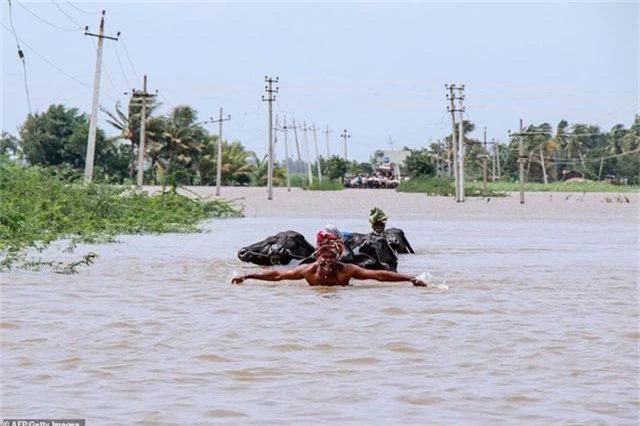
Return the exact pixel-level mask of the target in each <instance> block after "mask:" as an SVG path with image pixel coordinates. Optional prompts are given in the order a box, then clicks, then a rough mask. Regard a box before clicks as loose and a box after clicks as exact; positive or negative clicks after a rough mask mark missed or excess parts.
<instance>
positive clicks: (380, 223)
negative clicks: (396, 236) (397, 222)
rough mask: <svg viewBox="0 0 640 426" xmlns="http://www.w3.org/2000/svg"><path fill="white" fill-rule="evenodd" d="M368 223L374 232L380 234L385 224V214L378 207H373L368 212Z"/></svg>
mask: <svg viewBox="0 0 640 426" xmlns="http://www.w3.org/2000/svg"><path fill="white" fill-rule="evenodd" d="M369 223H370V224H371V229H372V230H373V232H374V233H375V234H382V232H383V231H384V229H385V227H386V226H387V215H386V214H385V212H383V211H382V210H381V209H380V208H378V207H374V208H372V209H371V212H370V213H369Z"/></svg>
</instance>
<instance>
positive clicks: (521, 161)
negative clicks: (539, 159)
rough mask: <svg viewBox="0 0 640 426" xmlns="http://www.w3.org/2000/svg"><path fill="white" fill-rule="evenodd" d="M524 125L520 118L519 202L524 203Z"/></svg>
mask: <svg viewBox="0 0 640 426" xmlns="http://www.w3.org/2000/svg"><path fill="white" fill-rule="evenodd" d="M523 132H524V127H523V124H522V118H521V119H520V132H519V134H518V165H519V169H520V204H524V160H525V159H526V158H527V157H525V155H524V144H523V141H522V139H523V136H524V135H523V134H522V133H523Z"/></svg>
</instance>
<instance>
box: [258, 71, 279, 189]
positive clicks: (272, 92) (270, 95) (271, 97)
mask: <svg viewBox="0 0 640 426" xmlns="http://www.w3.org/2000/svg"><path fill="white" fill-rule="evenodd" d="M264 81H266V82H267V85H266V86H265V87H264V89H265V91H266V92H267V94H266V96H265V95H262V100H263V101H265V102H269V160H268V161H269V163H268V168H267V199H268V200H272V199H273V101H275V100H276V93H278V87H277V86H276V88H275V89H274V88H273V83H278V77H276V78H275V79H273V78H271V77H267V76H265V77H264Z"/></svg>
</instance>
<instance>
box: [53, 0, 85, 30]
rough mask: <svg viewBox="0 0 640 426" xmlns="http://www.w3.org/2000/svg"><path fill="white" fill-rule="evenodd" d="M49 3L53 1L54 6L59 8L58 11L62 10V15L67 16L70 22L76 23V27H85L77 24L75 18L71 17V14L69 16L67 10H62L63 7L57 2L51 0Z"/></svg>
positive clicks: (82, 28)
mask: <svg viewBox="0 0 640 426" xmlns="http://www.w3.org/2000/svg"><path fill="white" fill-rule="evenodd" d="M51 3H53V5H54V6H55V7H56V8H58V10H59V11H60V12H62V14H63V15H64V16H66V17H67V18H68V19H69V20H70V21H71V22H73V23H74V24H76V26H77V27H78V28H80V29H81V30H84V28H85V27H83V26H82V25H80V24H79V23H78V22H77V21H76V20H75V19H73V18H72V17H71V16H69V14H68V13H67V12H65V11H64V9H62V8H61V7H60V6H59V5H58V3H56V2H55V0H51Z"/></svg>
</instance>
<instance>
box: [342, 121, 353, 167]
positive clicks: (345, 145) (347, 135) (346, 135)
mask: <svg viewBox="0 0 640 426" xmlns="http://www.w3.org/2000/svg"><path fill="white" fill-rule="evenodd" d="M340 137H341V138H342V139H344V161H348V160H347V138H350V137H351V135H350V134H348V133H347V129H344V132H342V134H341V135H340Z"/></svg>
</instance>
